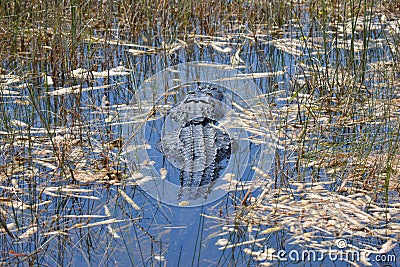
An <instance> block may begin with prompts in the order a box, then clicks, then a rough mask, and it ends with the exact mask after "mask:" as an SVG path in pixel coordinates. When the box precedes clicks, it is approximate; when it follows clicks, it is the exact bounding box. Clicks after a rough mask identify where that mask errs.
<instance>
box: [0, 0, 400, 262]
mask: <svg viewBox="0 0 400 267" xmlns="http://www.w3.org/2000/svg"><path fill="white" fill-rule="evenodd" d="M399 8H400V7H399V4H398V3H397V2H396V1H369V0H351V1H290V2H287V1H281V0H274V1H266V2H265V1H208V0H202V1H195V2H193V1H165V0H157V1H147V0H141V1H132V2H130V1H123V0H121V1H101V2H99V1H61V2H60V1H58V2H57V1H56V2H55V3H53V2H50V1H30V2H25V1H18V0H16V1H3V2H1V4H0V57H1V58H2V65H1V66H0V72H1V74H0V75H1V76H0V101H1V105H0V118H1V119H0V120H1V124H0V134H1V136H0V149H1V152H0V181H1V182H2V184H1V186H0V190H1V191H0V219H1V221H0V222H1V225H0V231H1V233H0V234H1V236H0V240H1V241H0V242H1V247H2V249H1V252H0V253H1V254H0V259H1V260H0V261H1V263H0V265H6V266H7V265H16V264H21V265H27V264H30V265H38V266H42V265H43V266H44V265H79V263H82V262H85V263H86V264H87V265H93V264H100V265H111V264H118V263H121V264H124V263H125V264H130V265H160V266H164V265H166V264H168V262H167V259H166V258H163V257H164V255H165V253H166V251H167V250H168V241H165V242H164V241H163V239H162V236H167V235H168V233H170V231H169V230H168V228H165V227H164V226H165V225H169V224H171V222H170V221H169V219H168V218H170V216H171V214H168V213H169V211H168V209H167V208H164V209H163V208H160V207H159V206H157V205H156V204H154V203H152V202H151V201H150V200H148V199H147V197H146V195H144V194H143V192H141V190H140V189H139V187H137V184H136V180H135V179H134V178H132V177H131V175H128V173H127V169H126V163H125V162H124V158H123V155H122V152H121V147H122V145H123V140H122V139H121V118H120V116H119V114H121V113H123V112H124V110H126V108H127V105H128V104H129V101H130V99H131V98H132V95H133V94H134V91H135V90H136V89H137V88H138V86H139V85H140V84H141V83H142V82H143V81H144V80H145V79H146V78H148V77H149V76H151V75H152V74H153V73H155V72H157V71H159V70H161V69H163V68H165V67H167V66H170V65H173V64H174V63H176V61H181V62H188V61H195V60H205V61H212V62H216V63H225V64H231V63H232V62H233V61H232V60H234V61H235V62H240V60H243V62H244V63H245V65H246V66H247V67H244V68H241V69H242V70H243V72H244V73H246V74H251V73H254V77H255V82H256V83H257V84H258V85H259V86H260V88H261V89H262V91H263V93H264V94H265V96H266V97H268V99H269V101H270V103H271V106H272V113H273V115H274V116H275V117H274V124H275V127H276V129H277V132H276V135H277V136H278V138H279V142H278V144H277V153H276V160H275V166H274V169H273V170H272V171H271V172H269V173H268V170H264V171H265V172H260V173H257V175H256V176H257V177H258V178H259V179H260V181H261V182H260V185H263V187H262V188H261V189H260V190H259V192H261V194H260V195H258V194H256V193H255V192H245V191H244V192H236V194H235V195H234V196H233V197H232V199H230V200H229V201H227V202H221V204H219V205H216V206H215V207H214V209H212V210H211V211H207V212H208V213H209V214H206V213H207V212H204V213H205V215H207V216H209V217H211V218H213V220H206V219H204V220H203V219H201V220H202V222H201V223H200V224H199V231H198V235H197V238H198V239H199V242H200V241H204V240H213V237H212V236H210V237H205V236H204V234H203V231H205V227H210V229H211V230H213V231H216V232H218V233H217V234H218V235H219V237H221V235H222V233H228V234H227V236H225V237H224V238H225V241H224V240H223V241H219V244H224V245H220V247H221V248H222V249H223V251H224V253H223V256H221V257H220V258H219V261H217V262H219V263H218V264H221V265H229V264H231V265H232V264H239V263H241V262H242V263H246V264H252V263H254V261H253V260H255V261H257V262H259V263H262V264H268V263H272V262H273V260H272V261H271V262H268V261H261V260H259V259H258V260H257V255H256V254H254V253H253V252H254V251H256V250H257V249H259V248H260V247H264V245H265V244H269V245H271V246H272V247H274V248H275V249H278V248H279V247H277V246H276V245H277V244H275V243H274V242H273V239H274V238H275V239H276V240H278V241H280V242H279V243H281V244H282V243H285V242H288V241H287V239H289V241H293V240H297V241H299V240H301V242H299V243H298V244H300V245H302V246H306V247H307V245H309V244H310V243H309V242H310V240H312V241H313V242H314V243H313V244H316V243H317V244H318V245H319V248H321V249H322V248H324V246H328V245H329V244H330V243H329V244H328V243H326V242H325V243H324V242H323V241H321V240H323V239H324V238H325V239H326V238H328V239H329V238H331V239H332V237H331V236H327V235H325V234H326V233H324V231H323V230H321V232H318V233H317V234H315V232H312V231H311V230H309V229H310V227H320V228H321V227H322V226H321V225H317V223H316V221H317V219H320V218H319V217H318V216H316V215H315V214H314V213H312V212H313V211H315V212H318V211H319V210H320V209H321V206H323V204H326V203H328V202H329V205H331V204H332V205H334V203H333V202H334V201H337V203H336V204H338V203H339V204H341V203H342V202H340V201H350V200H351V201H354V203H353V204H354V206H352V207H351V208H349V209H347V210H346V209H343V210H342V212H343V213H344V214H345V215H346V216H347V217H346V216H344V217H343V216H342V217H340V216H338V217H335V216H332V218H331V221H330V223H331V224H332V225H331V226H332V227H333V226H335V225H334V224H335V223H337V224H338V225H339V224H340V225H342V224H345V226H343V225H342V226H343V227H342V228H343V229H346V230H348V232H346V238H348V239H349V240H350V239H351V238H355V239H357V238H358V237H359V235H361V232H362V231H364V233H365V232H366V231H365V229H370V231H369V232H368V233H367V234H366V236H363V238H365V239H367V241H366V242H367V243H368V242H369V247H368V249H375V250H374V251H375V252H376V251H381V252H382V251H383V250H382V249H383V248H391V244H392V243H390V242H395V241H396V238H397V241H398V236H399V229H400V227H399V221H400V215H399V212H398V209H399V207H398V205H397V204H396V203H397V202H398V200H399V189H400V188H399V172H400V167H399V166H400V165H399V164H400V159H399V156H398V154H399V153H398V151H399V130H400V125H399V120H398V118H399V103H400V102H399V100H398V99H399V95H400V93H399V82H398V79H399V66H398V58H399V47H400V46H399V45H400V42H399V36H400V35H399V34H400V17H399V16H400V14H399ZM234 67H243V66H234ZM257 75H258V76H257ZM137 175H139V174H137ZM302 187H303V188H302ZM296 190H297V191H296ZM302 190H305V191H306V193H307V194H314V196H316V197H320V200H321V201H320V202H318V201H315V202H314V203H309V202H307V197H306V195H305V194H304V192H305V191H302ZM252 194H254V196H253V198H252V197H251V196H252ZM267 195H268V196H271V195H272V196H274V199H271V198H269V197H267ZM250 200H252V202H251V203H250V202H249V201H250ZM254 201H255V202H254ZM302 201H303V202H307V205H308V206H307V207H308V208H307V209H308V210H307V211H309V212H311V213H310V214H308V215H309V220H308V221H301V220H300V223H301V224H302V225H300V224H297V223H298V221H296V223H295V222H294V221H295V220H298V219H299V218H300V217H299V214H297V213H296V212H293V207H296V208H298V209H302V208H303V209H305V208H304V207H302V206H301V205H302V204H304V203H303V202H302ZM285 203H286V204H287V205H288V206H290V207H292V210H290V208H288V210H287V209H286V208H287V207H284V206H281V207H280V208H279V207H277V206H276V205H277V204H281V205H284V204H285ZM357 203H358V204H357ZM289 204H290V205H289ZM396 205H397V206H396ZM273 207H275V208H273ZM310 207H311V208H310ZM266 210H272V211H273V214H272V213H271V214H272V215H270V214H269V213H268V212H266ZM340 211H341V210H340V209H338V212H340ZM349 212H353V213H354V212H358V213H359V214H362V215H360V216H367V217H368V216H375V217H374V218H375V219H374V220H375V221H373V223H366V222H365V221H363V220H362V219H360V218H361V217H360V216H359V217H356V218H354V217H351V216H350V215H349ZM374 214H375V215H374ZM313 216H314V217H313ZM319 216H322V215H321V214H320V215H319ZM217 217H218V220H217V219H216V218H217ZM264 217H268V220H262V218H264ZM349 218H350V219H349ZM204 221H206V222H204ZM217 222H219V223H217ZM285 223H286V225H285ZM220 224H221V225H220ZM290 224H292V225H291V227H286V226H290ZM219 226H221V227H220V228H221V230H215V229H219V228H216V227H219ZM299 226H302V227H303V228H301V227H299ZM306 226H308V227H306ZM328 228H329V227H328V226H326V229H325V230H326V231H332V233H333V232H334V231H333V230H332V229H328ZM268 229H272V230H269V231H268ZM299 229H300V230H299ZM304 229H305V230H304ZM208 230H209V229H208ZM356 230H359V231H358V232H357V231H356ZM309 233H314V234H315V237H310V234H309ZM274 234H276V235H275V236H274ZM340 234H341V233H336V235H339V236H340ZM342 234H343V233H342ZM160 236H161V237H160ZM336 237H337V236H336ZM307 238H308V239H307ZM313 238H314V239H313ZM368 238H370V239H369V240H368ZM214 239H215V237H214ZM252 240H253V241H254V240H256V241H254V243H251V242H250V243H251V244H250V243H249V241H252ZM331 241H332V240H331ZM163 242H164V243H163ZM246 242H247V243H246ZM196 244H197V243H196ZM241 244H243V245H241ZM383 244H387V245H386V247H384V246H383ZM197 245H198V247H196V253H197V252H198V255H197V256H196V257H195V256H193V257H192V258H191V259H193V261H192V262H191V265H201V264H200V263H201V261H202V257H201V252H202V250H203V249H204V248H202V247H201V246H200V243H198V244H197ZM150 247H151V248H152V249H151V250H150V252H149V251H148V250H149V248H150ZM366 247H367V246H365V247H364V248H362V247H360V249H361V250H362V249H366ZM386 252H389V250H388V251H386ZM396 253H398V252H396ZM99 255H102V256H99ZM182 257H184V256H182ZM182 260H184V259H183V258H182Z"/></svg>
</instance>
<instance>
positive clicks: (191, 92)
mask: <svg viewBox="0 0 400 267" xmlns="http://www.w3.org/2000/svg"><path fill="white" fill-rule="evenodd" d="M187 94H188V95H194V94H196V92H195V91H189V92H187Z"/></svg>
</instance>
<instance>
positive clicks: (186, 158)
mask: <svg viewBox="0 0 400 267" xmlns="http://www.w3.org/2000/svg"><path fill="white" fill-rule="evenodd" d="M222 99H223V94H222V92H220V91H219V90H218V89H216V88H215V87H213V86H210V85H207V86H200V87H198V88H197V90H195V91H191V92H188V93H187V95H186V97H185V99H184V100H183V101H182V102H180V103H179V104H178V105H176V106H174V107H173V108H171V109H170V110H169V112H168V116H167V117H169V118H170V121H171V122H172V123H174V124H175V125H177V127H175V128H174V130H170V131H165V132H164V134H163V136H162V138H161V141H160V150H161V152H162V153H163V154H164V156H165V157H166V158H167V159H168V161H169V162H171V163H172V165H174V166H175V167H176V168H178V169H180V175H179V180H180V190H179V194H178V199H180V198H181V197H182V196H183V195H185V196H187V198H189V199H196V198H199V197H203V198H205V199H206V198H207V195H208V194H209V193H210V192H211V190H212V186H213V184H214V182H215V181H216V180H217V179H218V178H219V177H220V172H221V170H223V169H224V166H225V164H226V160H229V158H230V155H231V145H232V140H231V138H230V136H229V134H228V132H227V131H226V130H225V129H224V128H223V127H221V126H220V125H218V120H220V119H221V118H223V117H224V116H225V109H224V105H223V103H222V102H221V101H220V100H222Z"/></svg>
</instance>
